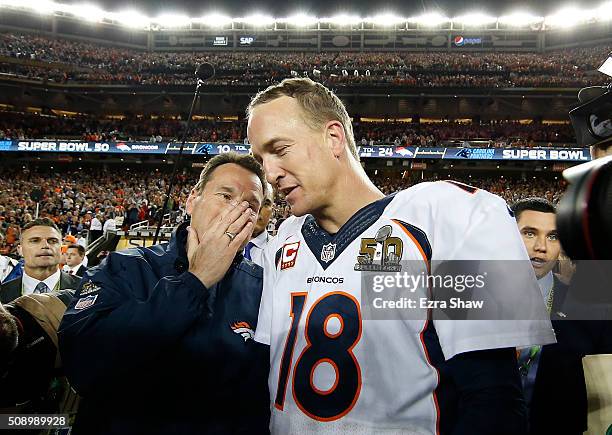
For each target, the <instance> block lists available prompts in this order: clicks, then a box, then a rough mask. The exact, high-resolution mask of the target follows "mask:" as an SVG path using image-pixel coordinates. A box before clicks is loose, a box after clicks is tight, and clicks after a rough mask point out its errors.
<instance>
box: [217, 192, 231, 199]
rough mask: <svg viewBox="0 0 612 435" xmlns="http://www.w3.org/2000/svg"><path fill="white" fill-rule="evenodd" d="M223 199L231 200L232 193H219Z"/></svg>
mask: <svg viewBox="0 0 612 435" xmlns="http://www.w3.org/2000/svg"><path fill="white" fill-rule="evenodd" d="M219 195H220V196H221V197H222V198H223V199H225V200H226V201H231V200H232V195H230V194H229V193H220V194H219Z"/></svg>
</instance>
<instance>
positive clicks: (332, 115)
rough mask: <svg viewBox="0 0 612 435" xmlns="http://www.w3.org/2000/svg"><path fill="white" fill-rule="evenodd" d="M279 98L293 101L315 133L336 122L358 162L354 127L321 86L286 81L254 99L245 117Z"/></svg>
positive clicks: (335, 98) (338, 102)
mask: <svg viewBox="0 0 612 435" xmlns="http://www.w3.org/2000/svg"><path fill="white" fill-rule="evenodd" d="M281 97H291V98H295V99H296V101H297V102H298V104H299V105H300V107H301V108H302V110H303V111H304V115H305V116H304V121H305V122H306V125H308V127H310V128H311V129H313V130H318V129H320V128H322V127H323V125H324V124H325V123H326V122H328V121H339V122H340V123H341V124H342V127H343V129H344V136H345V137H346V142H347V143H348V147H349V151H350V152H351V154H352V155H353V157H355V159H356V160H357V161H359V153H357V146H356V145H355V137H354V135H353V124H352V123H351V118H350V117H349V115H348V112H347V111H346V107H344V104H343V103H342V101H341V100H340V98H338V96H337V95H336V94H334V92H333V91H332V90H330V89H328V88H326V87H325V86H323V85H322V84H321V83H317V82H314V81H312V80H310V79H308V78H293V79H285V80H283V81H282V82H280V83H279V84H277V85H272V86H269V87H268V88H266V89H264V90H263V91H260V92H258V93H257V95H255V96H254V97H253V99H252V100H251V102H250V103H249V105H248V107H247V117H249V118H250V117H251V115H252V113H253V109H255V107H257V106H260V105H262V104H265V103H269V102H270V101H274V100H276V99H278V98H281Z"/></svg>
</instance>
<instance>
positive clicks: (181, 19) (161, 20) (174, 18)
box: [153, 14, 191, 28]
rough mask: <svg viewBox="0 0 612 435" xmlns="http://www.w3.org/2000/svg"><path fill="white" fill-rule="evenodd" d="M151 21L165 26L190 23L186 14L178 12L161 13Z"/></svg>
mask: <svg viewBox="0 0 612 435" xmlns="http://www.w3.org/2000/svg"><path fill="white" fill-rule="evenodd" d="M153 21H154V22H156V23H157V24H161V25H162V26H163V27H166V28H170V27H185V26H188V25H190V24H191V18H189V17H188V16H187V15H180V14H163V15H160V16H159V17H157V18H156V19H154V20H153Z"/></svg>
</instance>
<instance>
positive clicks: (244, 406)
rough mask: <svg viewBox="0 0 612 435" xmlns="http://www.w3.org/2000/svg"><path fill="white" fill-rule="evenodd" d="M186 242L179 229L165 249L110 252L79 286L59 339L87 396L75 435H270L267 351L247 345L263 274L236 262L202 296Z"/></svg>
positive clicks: (74, 381)
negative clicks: (190, 265) (210, 434)
mask: <svg viewBox="0 0 612 435" xmlns="http://www.w3.org/2000/svg"><path fill="white" fill-rule="evenodd" d="M186 237H187V232H186V225H182V226H181V227H179V228H178V229H177V231H176V232H175V234H174V235H173V236H172V239H171V240H170V243H164V244H160V245H156V246H152V247H150V248H133V249H128V250H125V251H122V252H113V253H111V254H110V255H109V256H108V257H107V259H106V260H105V261H104V262H103V263H102V264H101V265H100V266H98V267H95V268H93V269H90V270H89V271H88V272H87V273H86V274H85V277H84V278H83V280H82V281H81V284H80V285H79V289H78V291H77V296H76V297H75V300H74V301H73V302H72V304H71V305H70V307H69V308H68V310H67V311H66V314H65V315H64V318H63V320H62V324H61V325H60V330H59V344H60V352H61V357H62V362H63V364H64V368H65V371H66V374H67V376H68V379H69V380H70V382H71V384H72V386H73V387H74V388H75V389H76V391H77V392H78V393H79V394H80V395H81V396H82V397H83V402H82V403H81V407H80V409H79V415H78V416H77V422H76V424H75V427H74V433H75V435H78V434H79V433H86V434H97V433H99V434H135V433H147V434H195V433H197V434H200V433H215V434H217V433H218V434H227V433H243V432H244V433H246V432H248V433H256V434H257V433H267V432H268V423H269V394H268V387H267V377H268V371H269V347H268V346H264V345H262V344H260V343H256V342H255V341H253V339H252V338H253V331H254V330H255V328H256V326H257V325H256V324H257V316H258V311H259V303H260V298H261V291H262V269H261V268H260V267H259V266H256V265H255V264H253V263H251V262H250V261H248V260H245V259H243V258H242V256H238V257H237V258H236V260H235V261H234V263H233V264H232V266H231V268H230V270H229V271H228V272H227V273H226V275H225V276H224V278H223V279H222V280H221V281H220V282H219V283H217V284H215V285H214V286H212V287H211V288H206V287H205V286H204V285H203V284H202V283H201V282H200V281H199V280H198V279H197V278H196V277H195V276H194V275H193V274H191V273H190V272H188V271H187V269H188V261H187V258H186V252H185V242H186ZM210 261H211V262H212V261H215V259H214V258H211V259H210Z"/></svg>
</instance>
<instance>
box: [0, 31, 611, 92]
mask: <svg viewBox="0 0 612 435" xmlns="http://www.w3.org/2000/svg"><path fill="white" fill-rule="evenodd" d="M609 52H610V47H609V46H603V45H602V46H597V47H592V48H574V49H566V50H560V51H553V52H546V53H465V52H454V53H448V52H424V53H401V52H379V53H360V52H348V53H337V52H324V53H314V52H313V53H310V52H309V53H304V52H200V53H193V52H180V53H177V52H147V51H139V50H135V49H127V48H117V47H109V46H103V45H99V44H92V43H87V42H76V41H71V40H64V39H50V38H47V37H43V36H36V35H29V34H28V35H24V34H16V33H1V34H0V57H1V58H3V60H2V61H0V73H3V74H8V75H10V76H18V77H21V78H28V79H33V80H43V81H50V82H57V83H73V82H78V83H90V84H129V85H160V86H161V85H163V86H165V85H183V84H193V81H194V79H193V72H194V70H195V66H196V65H197V64H198V63H201V62H204V61H205V62H211V63H213V64H214V65H216V70H217V73H216V76H215V78H214V79H212V80H211V81H209V83H211V84H218V85H257V86H265V85H269V84H271V83H276V82H278V81H279V80H280V79H282V78H285V77H289V76H291V75H293V76H297V75H299V76H305V75H308V76H310V77H311V78H314V79H315V80H320V81H321V82H323V83H326V84H328V85H333V86H336V85H364V84H368V85H397V86H418V87H488V88H491V87H493V88H509V87H582V86H588V85H596V84H602V83H604V81H605V78H604V77H603V76H602V75H601V74H592V73H593V71H594V70H595V69H596V68H597V67H598V66H599V65H600V64H601V61H602V59H604V58H605V57H606V56H607V54H608V53H609Z"/></svg>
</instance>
